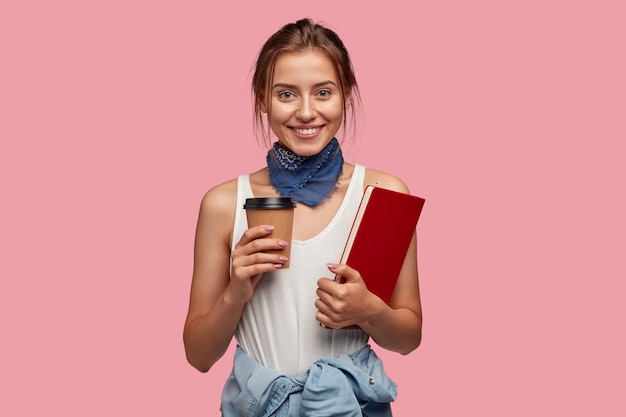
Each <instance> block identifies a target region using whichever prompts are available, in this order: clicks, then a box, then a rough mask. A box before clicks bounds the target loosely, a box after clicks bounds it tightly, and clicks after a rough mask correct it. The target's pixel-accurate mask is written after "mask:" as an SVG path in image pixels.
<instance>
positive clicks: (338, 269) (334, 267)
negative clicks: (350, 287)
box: [326, 263, 361, 282]
mask: <svg viewBox="0 0 626 417" xmlns="http://www.w3.org/2000/svg"><path fill="white" fill-rule="evenodd" d="M326 266H327V267H328V270H329V271H330V272H332V273H333V274H336V275H339V276H341V277H342V278H343V280H342V282H354V281H358V280H361V274H360V273H359V271H357V270H356V269H354V268H351V267H350V266H348V265H346V264H333V263H329V264H326Z"/></svg>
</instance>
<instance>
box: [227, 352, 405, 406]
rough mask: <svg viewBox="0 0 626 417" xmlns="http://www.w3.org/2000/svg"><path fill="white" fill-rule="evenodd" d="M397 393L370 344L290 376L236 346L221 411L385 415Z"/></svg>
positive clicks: (325, 359)
mask: <svg viewBox="0 0 626 417" xmlns="http://www.w3.org/2000/svg"><path fill="white" fill-rule="evenodd" d="M396 396H397V392H396V384H395V383H394V382H393V381H392V380H391V379H389V377H388V376H387V375H386V374H385V371H384V370H383V363H382V361H381V360H380V359H379V358H378V357H377V356H376V354H375V353H374V351H373V350H372V349H371V348H370V346H365V347H363V348H361V349H359V350H357V351H356V352H354V353H352V354H350V355H341V356H339V357H337V358H324V359H319V360H318V361H316V362H315V363H314V364H313V365H312V366H311V368H310V369H309V370H308V371H306V372H305V373H303V374H301V375H298V376H296V377H293V378H290V377H288V376H286V375H284V374H283V373H281V372H280V371H277V370H274V369H269V368H266V367H264V366H263V365H261V364H259V363H258V362H257V361H255V360H254V359H253V358H252V357H250V356H249V355H248V354H246V353H245V352H244V351H243V349H241V348H240V347H237V351H236V352H235V359H234V365H233V371H232V373H231V375H230V377H229V378H228V380H227V381H226V385H225V386H224V391H223V392H222V406H221V410H222V416H223V417H301V416H305V417H316V416H320V417H321V416H323V417H329V416H342V417H353V416H368V417H389V416H391V415H392V414H391V405H390V404H389V403H390V402H391V401H393V400H395V398H396Z"/></svg>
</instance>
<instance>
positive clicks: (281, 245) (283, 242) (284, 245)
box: [278, 240, 288, 248]
mask: <svg viewBox="0 0 626 417" xmlns="http://www.w3.org/2000/svg"><path fill="white" fill-rule="evenodd" d="M287 245H288V243H287V242H285V241H283V240H280V241H279V242H278V246H280V247H281V248H286V247H287Z"/></svg>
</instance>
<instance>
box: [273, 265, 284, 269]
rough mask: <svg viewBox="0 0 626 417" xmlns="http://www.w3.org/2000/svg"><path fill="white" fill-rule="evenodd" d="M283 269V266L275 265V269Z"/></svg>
mask: <svg viewBox="0 0 626 417" xmlns="http://www.w3.org/2000/svg"><path fill="white" fill-rule="evenodd" d="M282 267H283V264H274V268H276V269H280V268H282Z"/></svg>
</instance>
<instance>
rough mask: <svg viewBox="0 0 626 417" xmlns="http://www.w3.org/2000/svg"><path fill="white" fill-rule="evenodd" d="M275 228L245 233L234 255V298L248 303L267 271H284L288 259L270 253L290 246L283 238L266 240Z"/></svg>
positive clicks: (258, 228)
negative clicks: (283, 267)
mask: <svg viewBox="0 0 626 417" xmlns="http://www.w3.org/2000/svg"><path fill="white" fill-rule="evenodd" d="M272 230H274V227H273V226H270V225H263V226H255V227H251V228H250V229H248V230H246V231H245V232H244V234H243V235H242V236H241V239H239V242H237V244H236V245H235V249H234V250H233V251H232V253H231V262H232V269H231V275H230V284H229V285H230V287H231V290H233V295H234V296H236V297H237V298H239V299H240V300H242V301H244V302H247V301H248V300H249V299H250V298H252V294H253V292H254V289H255V288H256V286H257V284H258V283H259V281H260V280H261V277H262V276H263V273H264V272H270V271H275V270H277V269H280V268H282V266H283V264H284V263H285V262H287V260H288V258H287V257H285V256H283V255H281V254H275V253H266V252H265V251H269V250H280V249H284V248H285V247H286V246H287V245H288V243H287V242H285V241H284V240H280V239H271V238H267V237H266V236H268V235H269V234H270V233H271V232H272Z"/></svg>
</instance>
